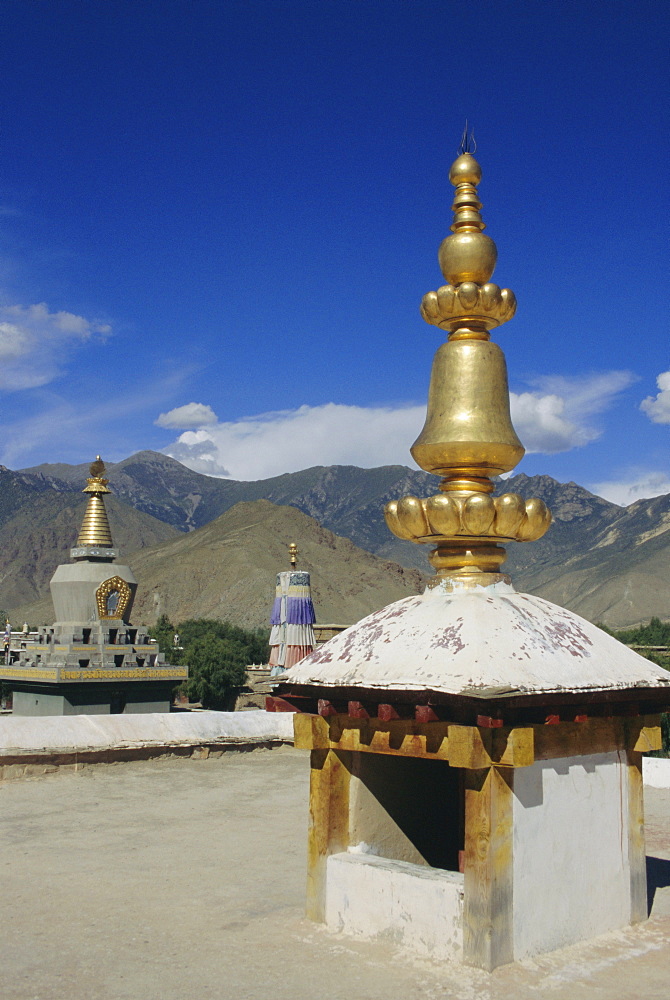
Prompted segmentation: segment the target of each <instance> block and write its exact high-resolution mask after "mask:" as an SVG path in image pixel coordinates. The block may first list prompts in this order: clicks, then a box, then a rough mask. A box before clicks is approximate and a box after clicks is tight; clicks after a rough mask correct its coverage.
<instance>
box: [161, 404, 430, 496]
mask: <svg viewBox="0 0 670 1000" xmlns="http://www.w3.org/2000/svg"><path fill="white" fill-rule="evenodd" d="M424 418H425V407H423V406H406V407H399V408H392V407H382V406H380V407H364V406H343V405H339V404H336V403H326V404H325V405H323V406H301V407H299V408H298V409H297V410H281V411H278V412H274V413H261V414H259V415H257V416H253V417H245V418H243V419H241V420H236V421H231V422H229V423H220V424H216V425H215V426H210V427H207V428H204V427H203V428H200V429H199V430H197V431H187V432H186V433H184V434H181V435H180V436H179V438H178V439H177V441H175V442H174V443H173V444H171V445H170V446H169V447H167V448H165V449H164V451H165V452H166V453H167V454H168V455H171V456H172V457H173V458H176V459H177V460H178V461H180V462H183V463H184V465H187V466H188V467H189V468H191V469H195V470H196V471H197V472H204V473H206V474H207V475H210V476H233V477H234V478H235V479H266V478H270V477H271V476H280V475H282V473H284V472H296V471H298V470H299V469H307V468H309V467H310V466H313V465H360V466H363V467H370V466H375V465H392V464H400V465H406V464H407V463H408V462H409V461H410V456H409V445H410V444H411V443H412V441H413V440H414V438H415V437H416V436H417V433H418V431H419V430H420V428H421V426H422V424H423V421H424ZM228 470H230V471H228Z"/></svg>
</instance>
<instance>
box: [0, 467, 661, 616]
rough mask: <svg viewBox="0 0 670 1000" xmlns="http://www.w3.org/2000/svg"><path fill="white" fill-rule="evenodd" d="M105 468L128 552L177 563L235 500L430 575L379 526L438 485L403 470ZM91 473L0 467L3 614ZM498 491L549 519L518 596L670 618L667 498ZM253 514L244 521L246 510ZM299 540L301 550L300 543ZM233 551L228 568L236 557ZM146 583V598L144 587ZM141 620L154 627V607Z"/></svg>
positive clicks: (72, 523) (66, 540) (517, 547)
mask: <svg viewBox="0 0 670 1000" xmlns="http://www.w3.org/2000/svg"><path fill="white" fill-rule="evenodd" d="M107 469H108V471H107V476H108V478H109V480H110V487H111V488H112V490H113V491H114V494H115V498H112V499H111V502H110V520H111V519H112V516H113V518H114V521H115V523H114V524H113V528H114V537H115V542H116V543H117V544H118V545H119V546H120V547H122V548H123V550H124V552H125V553H131V552H133V550H137V549H152V548H153V547H155V546H156V545H158V546H159V548H160V549H163V548H165V547H167V548H170V546H176V548H175V551H174V554H173V558H177V557H179V558H181V555H180V553H181V552H182V549H181V548H180V546H181V544H182V543H183V542H186V539H184V538H180V535H183V533H187V532H188V533H195V535H194V539H193V542H192V543H189V544H195V537H196V536H199V534H200V532H201V531H202V530H203V529H204V528H205V527H206V526H207V525H210V524H211V523H212V522H215V521H216V520H217V519H218V518H220V517H221V515H222V514H225V513H226V512H227V511H230V509H231V508H233V507H234V506H235V505H236V504H239V503H243V504H246V505H248V504H249V503H250V502H252V501H257V500H268V501H270V502H271V503H272V504H275V505H280V506H284V507H285V506H290V507H293V508H297V509H298V510H299V511H301V512H302V513H303V514H306V515H309V517H311V518H314V519H315V520H316V521H318V522H319V524H320V525H321V526H322V527H323V528H325V529H329V531H330V532H333V533H334V534H335V535H338V536H343V537H345V538H348V539H349V540H350V541H351V542H353V543H354V545H355V546H357V547H358V549H362V550H364V551H365V552H366V553H373V554H374V555H376V556H377V557H379V558H380V559H383V560H387V561H388V560H391V561H393V562H395V563H397V564H400V565H401V566H403V567H405V568H406V569H417V570H420V571H421V572H423V573H427V572H430V570H429V568H428V563H427V559H426V548H425V547H424V546H417V545H413V544H412V543H411V542H403V541H401V540H400V539H396V538H394V537H393V536H392V535H390V533H389V531H388V529H387V528H386V525H385V523H384V519H383V506H384V504H385V503H386V502H387V501H388V500H390V499H395V498H397V497H399V496H404V495H407V494H414V495H416V496H427V495H429V494H430V493H432V492H435V490H436V488H437V484H438V479H437V477H434V476H431V475H429V474H427V473H424V472H419V471H415V470H411V469H409V468H406V467H404V466H383V467H381V468H377V469H360V468H357V467H354V466H329V467H315V468H312V469H305V470H303V471H301V472H295V473H287V474H285V475H283V476H278V477H275V478H272V479H266V480H258V481H254V482H238V481H235V480H227V479H214V478H212V477H209V476H205V475H202V474H200V473H197V472H193V471H191V470H190V469H187V468H186V467H185V466H183V465H181V464H180V463H179V462H176V461H175V460H174V459H171V458H169V457H167V456H165V455H161V454H158V453H156V452H149V451H145V452H139V453H138V454H135V455H132V456H130V457H129V458H127V459H125V460H124V461H122V462H119V463H116V464H110V465H108V467H107ZM87 474H88V466H87V465H80V466H71V465H64V464H58V465H54V464H47V465H41V466H37V467H34V468H31V469H23V470H20V471H19V472H10V471H9V470H0V607H6V608H10V609H11V608H16V607H18V606H20V605H21V606H23V605H25V604H26V603H27V602H28V601H31V600H34V599H35V598H39V597H40V596H42V595H44V594H45V593H46V585H47V584H48V579H49V577H50V575H51V573H52V572H53V568H54V567H55V566H56V565H57V564H58V562H61V561H63V560H64V559H67V549H68V548H69V546H70V545H72V544H73V541H74V537H75V536H76V532H77V529H78V526H79V523H80V520H81V515H80V514H79V513H78V511H79V509H80V506H81V504H82V503H84V502H85V501H84V499H83V497H82V498H81V500H78V498H76V497H75V496H74V495H73V494H75V492H76V493H78V491H79V490H81V488H82V486H83V483H84V481H85V477H86V475H87ZM497 492H499V493H500V492H516V493H520V494H521V495H522V496H524V497H526V498H528V497H531V496H539V497H540V498H541V499H543V500H544V501H545V502H546V503H547V505H548V506H549V507H550V508H551V510H552V513H553V517H554V521H553V524H552V526H551V528H550V529H549V531H548V532H547V534H546V535H545V537H544V538H543V539H541V540H540V541H538V542H533V543H526V544H512V545H510V546H509V547H508V561H507V563H506V564H505V566H504V569H505V570H506V571H507V572H510V573H511V574H512V576H513V579H514V583H515V586H516V587H517V589H519V590H526V591H530V592H532V593H536V594H538V595H540V596H543V597H546V598H548V599H549V600H552V601H555V602H556V603H558V604H562V605H564V606H566V607H569V608H570V609H571V610H574V611H576V612H577V613H578V614H581V615H583V616H584V617H585V618H589V619H591V620H593V621H602V622H604V623H606V624H608V625H611V626H614V627H621V626H624V625H630V624H634V623H637V622H639V621H643V620H647V619H649V618H650V617H651V616H652V615H657V616H658V617H660V618H670V560H669V559H668V556H669V555H670V496H663V497H656V498H653V499H651V500H638V501H637V502H636V503H634V504H632V505H631V506H630V507H625V508H623V507H619V506H617V505H616V504H612V503H609V502H608V501H606V500H603V499H602V498H601V497H597V496H594V495H593V494H591V493H589V492H588V491H587V490H585V489H583V488H582V487H581V486H578V485H577V484H575V483H558V482H556V480H554V479H552V478H551V477H549V476H533V477H528V476H525V475H523V474H521V475H517V476H513V477H511V478H509V479H507V480H505V481H504V482H501V483H499V484H498V487H497ZM78 504H79V506H78ZM117 504H118V507H117V506H116V505H117ZM246 510H247V513H248V514H249V513H250V511H251V508H250V507H248V506H247V508H246ZM224 527H225V526H224ZM288 540H292V539H288ZM297 541H298V543H299V544H300V538H298V539H297ZM226 544H227V546H228V547H227V549H226V551H227V559H228V560H230V559H231V551H232V550H231V549H230V545H229V544H228V543H226ZM146 558H148V553H144V554H142V553H138V554H137V555H135V556H133V558H132V559H131V560H130V561H131V564H134V563H135V562H137V560H143V559H146ZM255 558H256V557H255ZM258 558H260V557H259V556H258ZM328 558H329V555H328V553H327V552H325V551H324V553H323V555H322V558H321V565H319V560H318V559H316V558H315V569H314V572H315V574H318V573H327V559H328ZM277 559H278V563H277V565H276V566H275V567H274V569H272V570H271V568H270V567H269V566H268V568H267V572H274V571H275V570H276V569H278V568H281V566H282V565H283V563H282V557H281V553H280V552H278V553H277ZM137 565H138V572H139V568H140V565H141V566H142V567H143V570H142V571H143V572H144V571H146V572H147V573H148V572H149V563H144V562H137ZM156 565H158V564H156ZM23 567H25V569H24V568H23ZM666 567H668V568H667V569H666ZM213 571H214V569H213ZM240 571H241V570H240ZM264 571H265V570H264ZM248 572H249V568H248V567H247V573H248ZM152 573H153V570H152ZM140 580H141V584H142V586H141V588H140V590H142V589H143V587H144V580H142V578H141V577H140ZM352 612H353V609H352ZM343 613H344V612H343ZM361 613H363V612H361ZM145 615H146V620H151V615H150V614H149V608H148V607H147V608H146V609H145ZM358 617H360V615H358ZM320 618H321V620H324V619H323V616H322V615H320Z"/></svg>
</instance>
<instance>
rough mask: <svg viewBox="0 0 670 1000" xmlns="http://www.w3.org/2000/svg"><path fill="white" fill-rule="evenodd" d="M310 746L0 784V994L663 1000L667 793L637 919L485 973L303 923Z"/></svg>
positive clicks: (668, 934) (102, 999) (651, 806)
mask: <svg viewBox="0 0 670 1000" xmlns="http://www.w3.org/2000/svg"><path fill="white" fill-rule="evenodd" d="M308 766H309V765H308V755H307V754H306V753H304V752H302V751H297V750H293V749H291V748H279V749H275V750H268V751H254V752H248V753H239V752H232V753H226V754H224V755H223V756H221V757H218V758H210V759H208V760H188V759H174V758H167V759H162V760H159V761H154V762H139V763H131V764H113V765H97V766H94V767H90V768H86V769H85V770H83V771H80V772H77V773H74V772H72V771H69V772H66V771H63V772H59V773H55V774H50V775H45V776H42V777H36V778H28V779H24V780H20V781H12V782H5V783H4V784H3V785H1V786H0V835H1V838H2V839H1V843H2V850H1V851H0V871H1V872H2V883H1V885H0V928H1V931H2V939H1V940H2V948H1V952H0V956H1V957H0V996H2V998H3V1000H66V998H67V1000H80V998H81V1000H84V998H86V1000H127V998H133V1000H135V998H138V1000H154V998H156V1000H159V998H160V1000H191V998H193V1000H196V998H197V1000H222V998H231V1000H232V998H235V1000H265V998H268V1000H289V998H290V1000H301V998H305V1000H308V998H309V1000H344V998H352V1000H475V998H477V1000H479V998H481V1000H486V998H489V997H490V998H493V997H495V998H496V1000H508V998H509V1000H511V998H514V1000H531V998H534V1000H535V998H538V997H542V998H545V997H550V998H552V1000H568V998H569V1000H628V998H630V1000H633V998H635V1000H639V998H644V1000H661V998H662V1000H667V998H668V996H670V985H669V984H670V791H666V790H656V789H650V790H648V791H647V794H646V808H647V853H648V854H649V855H651V856H652V858H656V859H660V860H656V861H652V862H651V870H652V875H653V880H654V882H656V883H658V884H660V887H659V888H657V889H656V892H655V895H654V901H653V908H652V915H651V919H650V920H649V921H648V922H647V923H646V924H643V925H639V926H637V927H633V928H628V929H626V930H624V931H620V932H616V933H611V934H607V935H604V936H603V937H601V938H598V939H597V940H596V941H594V942H592V943H590V944H586V945H579V946H573V947H571V948H566V949H563V950H561V951H558V952H554V953H552V954H551V955H547V956H544V957H542V958H540V959H536V960H533V961H525V962H522V963H519V964H516V965H511V966H507V967H505V968H502V969H498V970H497V971H496V972H494V973H493V974H492V975H487V974H486V973H483V972H480V971H478V970H473V969H467V968H464V967H462V966H456V965H434V964H432V963H430V962H426V961H423V960H422V961H418V960H414V959H413V958H412V957H411V956H407V955H404V954H402V953H399V952H398V951H396V950H395V949H394V948H393V947H392V946H391V945H389V944H385V943H378V942H375V943H369V942H362V941H356V940H351V939H347V938H344V937H342V936H340V935H334V934H332V933H329V932H328V931H326V930H325V929H323V928H321V927H319V926H316V925H314V924H312V923H310V922H308V921H306V920H305V919H304V918H303V915H302V911H303V900H304V881H305V845H306V827H307V786H308Z"/></svg>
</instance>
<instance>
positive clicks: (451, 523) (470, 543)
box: [384, 132, 551, 585]
mask: <svg viewBox="0 0 670 1000" xmlns="http://www.w3.org/2000/svg"><path fill="white" fill-rule="evenodd" d="M464 135H465V140H466V145H465V150H464V151H463V152H462V153H461V155H460V156H459V157H458V158H457V159H456V160H455V161H454V163H453V164H452V166H451V170H450V172H449V180H450V181H451V183H452V184H453V185H454V187H455V188H456V194H455V197H454V203H453V205H452V209H453V212H454V221H453V224H452V226H451V229H452V235H451V236H447V237H446V239H445V240H443V242H442V244H441V246H440V249H439V253H438V259H439V263H440V268H441V270H442V274H443V275H444V277H445V280H446V281H447V282H448V284H446V285H443V286H442V287H441V288H438V290H437V291H436V292H428V294H427V295H424V297H423V300H422V302H421V315H422V316H423V318H424V319H425V320H426V322H427V323H430V324H432V325H433V326H438V327H440V329H442V330H445V331H447V333H448V340H447V342H446V343H445V344H443V345H442V346H441V347H440V348H438V351H437V353H436V355H435V359H434V361H433V370H432V373H431V378H430V389H429V393H428V412H427V414H426V423H425V425H424V428H423V430H422V431H421V434H420V435H419V437H418V438H417V440H416V441H415V442H414V444H413V446H412V449H411V452H412V456H413V457H414V460H415V461H416V462H417V464H418V465H420V466H421V468H422V469H425V470H426V472H433V473H436V474H437V475H440V476H442V477H443V479H442V482H441V483H440V486H439V489H440V493H439V494H438V495H437V496H432V497H428V499H426V500H420V499H418V498H417V497H403V498H402V499H401V500H397V501H395V500H394V501H393V502H391V503H389V504H387V505H386V508H385V511H384V513H385V517H386V523H387V525H388V527H389V528H390V529H391V531H392V532H393V534H394V535H397V536H398V537H399V538H405V539H410V540H411V541H413V542H420V543H428V544H430V543H432V544H434V545H435V548H434V549H433V551H432V553H431V555H430V556H429V558H430V562H431V564H432V565H433V567H434V568H435V570H436V571H437V578H436V579H435V581H434V583H433V585H435V584H437V583H438V582H439V581H440V580H445V579H446V580H448V579H449V578H455V579H458V580H461V581H462V582H469V583H472V584H483V585H488V584H489V583H494V582H497V581H499V580H503V579H508V578H506V577H504V576H503V575H502V574H501V573H499V572H498V570H499V567H500V565H501V564H502V563H503V562H504V560H505V558H506V553H505V549H504V548H503V546H502V545H501V544H500V543H501V542H508V541H521V542H527V541H533V540H534V539H536V538H541V536H542V535H543V534H544V533H545V531H546V530H547V528H548V527H549V525H550V523H551V514H550V513H549V511H548V509H547V507H546V506H545V504H544V503H543V502H542V500H538V499H533V500H524V499H523V497H521V496H519V495H518V494H517V493H505V494H503V495H502V496H499V497H492V496H490V494H491V493H492V492H493V490H494V488H495V483H493V482H492V477H494V476H499V475H501V474H502V473H505V472H510V471H511V470H512V469H513V468H514V467H515V465H517V464H518V462H520V461H521V459H522V457H523V455H524V448H523V445H522V444H521V442H520V441H519V439H518V437H517V436H516V433H515V430H514V427H513V426H512V420H511V417H510V409H509V389H508V386H507V368H506V365H505V357H504V355H503V352H502V351H501V349H500V348H499V347H498V345H497V344H494V343H492V342H491V340H490V333H489V331H490V330H492V329H493V328H494V327H497V326H500V325H501V324H502V323H506V322H507V321H508V320H510V319H512V317H513V316H514V313H515V311H516V299H515V296H514V292H512V291H510V289H509V288H502V289H501V288H499V287H498V285H495V284H493V283H492V282H491V280H490V279H491V276H492V274H493V270H494V268H495V265H496V258H497V249H496V245H495V243H494V242H493V240H492V239H491V238H490V237H488V236H485V235H484V233H483V232H482V230H483V229H484V223H483V221H482V217H481V208H482V203H481V202H480V201H479V196H478V194H477V185H478V184H479V182H480V180H481V169H480V166H479V164H478V163H477V161H476V160H475V158H474V156H473V155H472V153H470V152H468V151H467V132H466V133H465V134H464ZM462 148H463V147H462Z"/></svg>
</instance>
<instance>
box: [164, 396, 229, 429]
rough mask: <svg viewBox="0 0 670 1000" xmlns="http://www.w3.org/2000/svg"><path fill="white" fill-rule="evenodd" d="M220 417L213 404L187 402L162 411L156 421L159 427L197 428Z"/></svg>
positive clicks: (215, 421)
mask: <svg viewBox="0 0 670 1000" xmlns="http://www.w3.org/2000/svg"><path fill="white" fill-rule="evenodd" d="M217 421H218V418H217V416H216V413H215V412H214V410H213V409H212V407H211V406H206V405H205V404H204V403H186V404H185V405H184V406H176V407H175V408H174V410H168V412H167V413H161V414H160V416H159V417H158V418H157V419H156V420H155V421H154V423H155V424H156V425H157V426H158V427H170V428H172V429H173V430H180V431H185V430H195V429H196V428H198V427H207V426H208V425H210V424H215V423H217Z"/></svg>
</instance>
